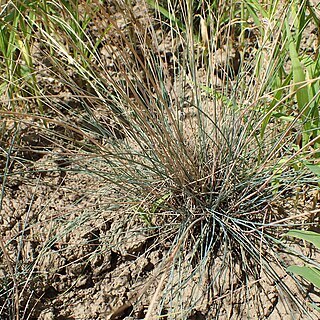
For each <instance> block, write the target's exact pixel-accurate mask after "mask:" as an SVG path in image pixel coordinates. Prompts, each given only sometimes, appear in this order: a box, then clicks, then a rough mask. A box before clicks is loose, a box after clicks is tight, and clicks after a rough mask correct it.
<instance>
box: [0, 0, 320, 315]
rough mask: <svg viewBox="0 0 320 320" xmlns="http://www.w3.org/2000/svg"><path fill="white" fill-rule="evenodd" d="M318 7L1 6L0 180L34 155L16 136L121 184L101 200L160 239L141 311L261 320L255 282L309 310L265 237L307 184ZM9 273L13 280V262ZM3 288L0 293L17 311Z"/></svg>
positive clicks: (287, 222) (283, 221) (315, 148)
mask: <svg viewBox="0 0 320 320" xmlns="http://www.w3.org/2000/svg"><path fill="white" fill-rule="evenodd" d="M317 10H318V8H317V7H316V6H312V5H311V3H310V2H309V1H303V2H300V1H289V2H285V3H280V1H276V2H270V3H269V2H268V1H267V2H264V3H260V2H257V1H240V2H233V1H227V2H221V3H220V2H219V1H212V2H210V1H186V2H181V1H151V0H148V1H139V4H138V5H135V4H134V3H132V2H128V1H111V2H110V3H109V2H107V3H104V2H99V1H86V2H85V1H81V2H80V1H79V2H78V1H75V2H69V1H51V2H42V1H41V2H37V1H35V2H32V3H24V2H17V3H16V2H14V1H11V2H10V3H9V4H7V5H6V6H3V8H2V13H1V14H2V15H3V16H4V17H5V18H4V20H5V21H7V22H6V25H10V27H11V29H10V28H6V29H4V27H3V28H2V29H1V37H2V39H5V41H4V40H3V43H2V45H1V43H0V52H1V68H2V69H3V70H6V73H4V76H3V77H4V81H3V85H2V87H0V89H1V93H2V102H1V103H2V105H3V108H2V110H1V111H0V117H1V119H2V120H3V124H2V128H0V129H1V130H2V132H3V133H4V135H3V137H5V139H3V141H2V142H1V152H2V157H3V158H4V159H6V164H5V165H4V174H3V175H2V182H3V185H5V180H6V179H7V178H9V177H10V170H9V167H10V161H11V159H12V157H13V156H18V157H20V158H21V159H20V160H19V161H21V163H23V164H24V163H29V164H30V163H32V162H34V161H35V160H36V159H33V158H30V157H29V158H28V157H26V156H25V155H26V151H25V152H22V151H21V150H23V148H26V144H28V150H29V151H30V150H31V151H32V153H33V154H41V152H42V153H43V152H44V149H45V148H46V150H45V152H46V153H50V152H52V153H54V152H55V150H56V148H57V147H58V148H59V155H60V157H61V159H62V160H61V159H60V163H63V162H64V161H65V162H68V163H70V162H72V163H73V165H74V166H75V167H76V168H77V169H76V170H78V171H84V172H86V173H87V174H91V175H97V176H99V177H100V178H102V179H103V180H104V182H105V184H110V185H113V186H116V187H117V188H119V189H121V192H122V194H124V195H125V199H117V198H116V197H115V198H113V199H111V200H110V202H111V203H113V202H115V203H116V202H119V201H122V202H125V203H126V217H127V219H128V220H130V219H131V218H132V217H138V218H139V221H140V222H141V224H142V225H143V228H144V230H147V231H146V232H147V233H148V235H149V236H150V237H151V238H152V239H154V244H153V245H154V246H155V247H157V246H158V247H159V248H163V247H162V246H163V245H164V244H166V245H167V244H168V243H170V246H169V247H168V246H167V247H166V248H167V251H166V253H165V256H164V259H163V263H162V264H160V265H159V266H158V268H157V271H156V272H155V273H156V276H158V278H154V279H153V281H151V282H149V283H147V284H146V285H145V287H144V290H145V292H147V290H148V289H149V288H151V286H152V285H155V283H156V285H155V290H154V291H153V293H152V297H151V299H150V303H149V305H148V307H147V309H146V312H145V317H146V319H151V318H152V317H154V316H160V317H161V315H162V316H164V314H166V317H167V318H170V319H189V318H188V317H189V316H190V313H191V311H192V310H194V308H196V307H199V306H201V308H202V310H206V312H207V315H208V316H209V317H210V318H219V317H226V318H228V317H229V318H232V317H235V319H236V317H239V319H240V318H253V319H262V318H263V317H268V314H267V313H266V310H265V308H264V305H265V303H266V301H265V300H264V299H268V292H266V290H264V286H265V284H266V283H268V284H269V285H271V286H274V287H276V290H277V294H278V295H279V297H280V298H279V299H281V300H283V304H284V305H286V304H287V308H292V305H294V308H296V309H295V310H298V311H299V312H301V313H303V314H304V315H308V316H309V317H313V314H312V310H311V309H309V307H308V306H307V305H306V304H305V301H304V300H303V299H300V298H298V297H297V295H296V294H295V293H294V291H292V288H291V287H289V286H288V284H287V282H286V281H284V279H283V277H284V276H285V275H286V274H287V272H286V263H285V262H284V260H283V259H282V256H281V255H280V254H279V250H278V249H279V247H282V246H285V245H284V243H282V244H281V243H280V241H279V240H278V239H279V238H280V235H281V234H283V233H284V231H287V230H288V228H289V227H293V226H295V227H298V226H301V225H302V223H305V222H306V219H307V218H310V214H309V213H308V212H298V213H297V214H294V215H292V214H291V215H290V213H288V212H284V210H283V208H282V206H283V203H286V202H287V203H289V204H290V207H291V208H294V207H295V205H296V204H297V203H301V201H302V200H301V199H300V195H299V192H300V191H299V190H302V189H303V188H305V187H306V186H307V191H311V190H315V191H317V190H318V188H319V183H318V180H317V178H315V176H314V175H313V174H312V172H310V170H309V169H308V165H309V166H310V165H311V166H319V160H318V158H319V110H318V104H319V92H320V91H319V90H318V86H319V68H318V52H317V50H318V49H317V47H316V50H315V52H309V51H308V50H307V49H308V48H307V46H306V45H305V44H304V43H303V41H304V37H305V34H306V33H308V32H309V31H308V30H309V29H310V28H312V26H313V25H315V24H316V23H317V21H318V19H319V16H318V11H317ZM310 38H311V37H310ZM8 43H10V45H8ZM23 43H24V45H23V47H21V46H22V44H23ZM19 46H20V47H19ZM8 47H11V48H14V49H12V52H8V49H7V48H8ZM16 55H19V57H17V56H16ZM12 61H14V62H15V64H14V65H15V67H13V65H12ZM9 62H10V63H9ZM22 71H23V73H22ZM25 74H26V75H25ZM12 77H13V78H12ZM13 79H17V80H13ZM27 87H28V88H29V87H30V88H32V90H34V91H32V90H31V89H25V88H27ZM21 106H23V107H21ZM25 128H32V130H34V131H35V132H36V135H37V137H38V142H37V146H33V145H32V144H33V142H32V141H34V140H32V141H31V142H30V139H29V140H28V139H27V138H26V137H27V134H26V133H24V131H23V130H25ZM29 130H31V129H29ZM5 132H7V134H8V132H9V133H10V134H9V135H10V136H11V138H12V137H13V138H12V139H11V140H10V139H9V136H8V135H7V136H6V134H5ZM39 141H41V143H39ZM30 145H31V146H30ZM19 152H20V153H19ZM21 152H22V153H21ZM66 159H67V160H66ZM83 159H86V161H87V160H88V159H89V162H90V165H87V164H86V165H84V164H83ZM90 159H92V161H90ZM61 161H62V162H61ZM61 166H62V167H63V165H61ZM101 168H103V169H101ZM317 206H318V203H317V202H315V205H314V208H313V209H314V210H315V212H317ZM275 208H278V209H275ZM289 211H290V210H289ZM308 223H309V225H310V226H312V225H315V224H316V223H317V222H316V219H315V220H309V222H308ZM5 246H6V244H5V241H4V240H3V239H2V240H1V250H2V255H3V258H5V257H6V249H5ZM9 260H10V259H3V261H4V263H5V264H7V266H8V267H9V266H10V263H9V262H8V261H9ZM6 261H7V263H6ZM7 278H9V279H12V280H13V282H11V286H13V287H15V288H19V287H21V285H19V284H18V283H16V281H17V279H16V277H15V275H14V271H13V270H12V272H11V273H10V275H9V276H8V277H7ZM295 280H297V279H295ZM9 282H10V281H9ZM151 284H152V285H151ZM3 286H4V287H5V285H3ZM300 288H302V287H300ZM16 290H17V291H10V290H9V289H4V291H5V292H9V291H10V292H11V297H10V298H9V300H10V299H12V300H13V301H15V303H13V304H12V305H11V306H10V308H11V310H13V311H12V312H13V313H12V317H14V316H13V314H15V317H16V319H18V318H19V297H17V295H19V290H18V289H16ZM264 297H267V298H264ZM0 299H1V298H0ZM136 300H137V299H134V298H133V299H131V300H130V299H128V301H126V302H124V304H123V305H122V306H121V307H120V308H119V309H118V310H113V311H112V312H113V316H114V317H116V315H117V313H119V314H120V313H121V311H122V310H123V309H126V307H127V306H129V305H130V306H131V305H134V304H135V303H136V302H137V301H136ZM240 302H241V303H242V304H243V305H244V306H243V308H240V309H238V308H237V307H236V306H237V305H238V304H239V303H240ZM225 304H229V305H230V306H231V308H230V309H226V306H225ZM7 306H8V305H7ZM25 308H27V307H26V306H25ZM247 308H249V309H250V308H251V309H250V310H253V311H250V313H249V312H248V309H247ZM20 309H21V308H20ZM119 310H120V311H119ZM1 312H4V314H5V311H1V310H0V314H1ZM112 312H111V317H112ZM221 319H222V318H221Z"/></svg>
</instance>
